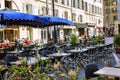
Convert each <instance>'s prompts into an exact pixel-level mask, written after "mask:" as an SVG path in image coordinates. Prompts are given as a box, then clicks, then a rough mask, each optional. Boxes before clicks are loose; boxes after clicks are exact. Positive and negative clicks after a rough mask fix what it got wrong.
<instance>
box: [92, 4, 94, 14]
mask: <svg viewBox="0 0 120 80" xmlns="http://www.w3.org/2000/svg"><path fill="white" fill-rule="evenodd" d="M92 13H94V5H92Z"/></svg>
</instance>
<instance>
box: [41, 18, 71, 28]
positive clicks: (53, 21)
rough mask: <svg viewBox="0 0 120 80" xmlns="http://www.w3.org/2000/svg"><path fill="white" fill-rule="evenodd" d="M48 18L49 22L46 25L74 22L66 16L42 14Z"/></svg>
mask: <svg viewBox="0 0 120 80" xmlns="http://www.w3.org/2000/svg"><path fill="white" fill-rule="evenodd" d="M40 17H43V18H45V19H47V20H48V21H49V22H48V24H45V25H46V26H55V25H71V26H72V25H73V22H72V21H70V20H67V19H65V18H60V17H56V16H40Z"/></svg>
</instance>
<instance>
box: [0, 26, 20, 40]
mask: <svg viewBox="0 0 120 80" xmlns="http://www.w3.org/2000/svg"><path fill="white" fill-rule="evenodd" d="M18 36H19V34H18V28H0V40H1V41H2V40H6V39H8V40H9V41H10V42H13V41H15V39H16V38H18Z"/></svg>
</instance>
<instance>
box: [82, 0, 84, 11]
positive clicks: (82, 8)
mask: <svg viewBox="0 0 120 80" xmlns="http://www.w3.org/2000/svg"><path fill="white" fill-rule="evenodd" d="M82 10H84V1H83V0H82Z"/></svg>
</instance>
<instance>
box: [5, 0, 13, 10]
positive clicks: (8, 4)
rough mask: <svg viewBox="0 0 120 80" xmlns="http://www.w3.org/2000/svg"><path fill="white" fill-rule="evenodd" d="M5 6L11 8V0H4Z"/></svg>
mask: <svg viewBox="0 0 120 80" xmlns="http://www.w3.org/2000/svg"><path fill="white" fill-rule="evenodd" d="M5 8H9V9H12V2H11V1H6V0H5Z"/></svg>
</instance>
